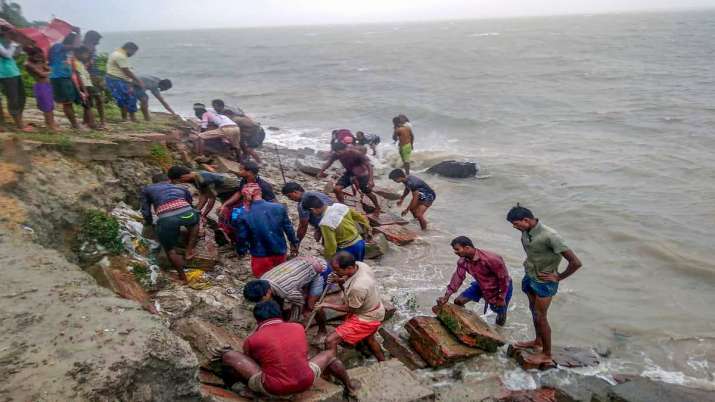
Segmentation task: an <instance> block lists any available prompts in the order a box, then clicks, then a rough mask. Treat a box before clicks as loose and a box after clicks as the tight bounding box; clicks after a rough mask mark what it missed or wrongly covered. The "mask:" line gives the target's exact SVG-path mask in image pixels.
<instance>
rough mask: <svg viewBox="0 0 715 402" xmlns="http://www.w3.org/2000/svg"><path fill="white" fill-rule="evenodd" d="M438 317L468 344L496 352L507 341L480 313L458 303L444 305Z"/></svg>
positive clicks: (458, 337)
mask: <svg viewBox="0 0 715 402" xmlns="http://www.w3.org/2000/svg"><path fill="white" fill-rule="evenodd" d="M437 318H439V320H440V321H442V323H443V324H444V326H445V327H447V329H449V331H450V332H452V334H454V336H456V337H457V339H459V340H460V341H461V342H462V343H464V344H465V345H467V346H471V347H475V348H479V349H484V350H486V351H487V352H490V353H494V352H496V351H497V348H498V347H499V346H502V345H504V343H505V342H504V338H502V336H501V335H499V334H498V333H497V332H496V331H494V330H493V329H492V328H491V327H490V326H489V324H487V323H486V322H484V320H482V318H481V317H479V315H478V314H476V313H474V312H473V311H470V310H467V309H466V308H464V307H461V306H458V305H456V304H452V303H447V304H445V305H444V306H442V308H441V309H440V311H439V314H438V315H437Z"/></svg>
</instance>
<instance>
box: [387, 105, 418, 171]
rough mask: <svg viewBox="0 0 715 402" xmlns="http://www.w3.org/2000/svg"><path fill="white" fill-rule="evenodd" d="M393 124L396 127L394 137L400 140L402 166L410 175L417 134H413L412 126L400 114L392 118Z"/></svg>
mask: <svg viewBox="0 0 715 402" xmlns="http://www.w3.org/2000/svg"><path fill="white" fill-rule="evenodd" d="M392 125H393V126H394V129H395V131H394V134H393V135H392V139H393V140H395V141H399V148H398V149H399V152H400V158H402V166H403V169H404V170H405V173H406V174H408V175H409V174H410V157H411V156H412V149H413V148H414V143H415V136H414V135H413V134H412V129H411V128H410V126H408V125H406V124H404V123H403V122H402V119H400V117H399V116H398V117H395V118H394V119H392Z"/></svg>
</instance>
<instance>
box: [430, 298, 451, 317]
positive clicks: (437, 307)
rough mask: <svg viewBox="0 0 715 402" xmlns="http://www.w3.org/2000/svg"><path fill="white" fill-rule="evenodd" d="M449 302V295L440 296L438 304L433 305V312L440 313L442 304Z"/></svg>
mask: <svg viewBox="0 0 715 402" xmlns="http://www.w3.org/2000/svg"><path fill="white" fill-rule="evenodd" d="M447 302H449V296H442V297H438V298H437V300H436V303H437V304H436V305H435V306H433V307H432V312H433V313H435V314H439V311H440V310H442V306H444V305H445V304H447Z"/></svg>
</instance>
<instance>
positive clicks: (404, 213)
mask: <svg viewBox="0 0 715 402" xmlns="http://www.w3.org/2000/svg"><path fill="white" fill-rule="evenodd" d="M408 212H410V209H409V208H407V209H406V210H404V211H402V213H401V214H400V215H401V216H405V215H407V213H408Z"/></svg>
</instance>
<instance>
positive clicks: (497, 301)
mask: <svg viewBox="0 0 715 402" xmlns="http://www.w3.org/2000/svg"><path fill="white" fill-rule="evenodd" d="M452 249H453V250H454V254H457V256H459V257H460V258H459V261H458V262H457V269H456V270H455V271H454V274H452V279H451V280H450V281H449V285H448V286H447V290H446V291H445V292H444V296H442V297H440V298H438V299H437V305H436V306H435V307H434V308H433V309H432V310H433V311H434V312H435V313H437V312H438V311H439V308H440V307H441V306H443V305H445V304H446V303H447V302H449V298H450V297H451V296H452V295H453V294H454V293H455V292H457V291H458V290H459V287H460V286H462V282H464V278H465V277H466V275H467V273H469V274H470V275H471V276H472V277H473V278H474V282H472V284H471V285H470V286H469V288H467V290H465V291H464V292H462V293H461V294H460V295H459V296H458V297H457V298H456V299H455V300H454V304H456V305H458V306H464V305H465V304H467V303H469V302H470V301H474V302H479V300H481V299H482V297H483V298H484V302H485V304H484V312H485V313H486V311H487V307H489V308H490V309H491V310H492V311H493V312H495V313H497V320H496V323H497V325H499V326H503V325H504V323H506V313H507V309H508V308H509V301H510V300H511V294H512V284H511V278H510V277H509V271H508V270H507V268H506V265H505V264H504V260H503V259H502V258H501V257H500V256H498V255H496V254H494V253H492V252H489V251H486V250H481V249H478V248H476V247H474V243H472V240H471V239H470V238H468V237H466V236H459V237H457V238H455V239H454V240H452Z"/></svg>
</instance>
